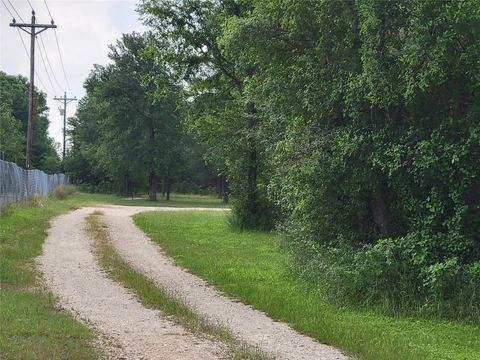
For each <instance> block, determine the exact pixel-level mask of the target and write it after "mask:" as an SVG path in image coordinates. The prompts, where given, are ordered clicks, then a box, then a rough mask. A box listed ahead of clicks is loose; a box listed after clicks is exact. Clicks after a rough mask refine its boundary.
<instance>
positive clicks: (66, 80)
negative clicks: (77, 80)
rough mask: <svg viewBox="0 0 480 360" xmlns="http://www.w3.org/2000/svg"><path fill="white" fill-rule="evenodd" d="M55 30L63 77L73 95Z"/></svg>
mask: <svg viewBox="0 0 480 360" xmlns="http://www.w3.org/2000/svg"><path fill="white" fill-rule="evenodd" d="M53 30H54V31H53V33H54V34H55V42H56V43H57V50H58V55H59V57H60V65H61V66H62V71H63V76H64V78H65V82H66V83H67V88H68V91H70V94H72V95H73V91H72V88H71V87H70V82H69V81H68V77H67V73H66V71H65V65H64V64H63V58H62V52H61V51H60V45H59V43H58V36H57V29H53Z"/></svg>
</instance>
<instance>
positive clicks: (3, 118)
mask: <svg viewBox="0 0 480 360" xmlns="http://www.w3.org/2000/svg"><path fill="white" fill-rule="evenodd" d="M28 88H29V82H28V80H27V79H26V78H24V77H23V76H20V75H18V76H12V75H7V74H6V73H5V72H3V71H0V159H2V160H5V161H11V162H14V163H16V164H17V165H19V166H25V153H26V151H25V150H26V134H27V123H28ZM46 104H47V100H46V94H44V93H43V92H40V91H38V90H37V89H35V92H34V108H35V116H34V121H33V130H34V131H33V146H32V161H33V163H32V165H33V167H34V168H36V169H40V170H43V171H45V172H47V173H55V172H60V171H61V166H60V158H59V156H58V154H57V151H56V145H55V142H54V140H53V139H52V138H51V137H50V136H49V135H48V125H49V123H50V122H49V119H48V108H47V106H46Z"/></svg>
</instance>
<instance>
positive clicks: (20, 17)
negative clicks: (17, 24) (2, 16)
mask: <svg viewBox="0 0 480 360" xmlns="http://www.w3.org/2000/svg"><path fill="white" fill-rule="evenodd" d="M7 1H8V3H9V4H10V6H11V7H12V9H13V11H14V12H15V14H17V15H18V18H19V19H20V20H21V21H22V22H25V21H24V20H23V18H22V16H21V15H20V14H19V13H18V11H17V9H15V6H13V4H12V2H11V1H10V0H7ZM2 2H3V1H2ZM4 5H5V4H4ZM5 7H6V6H5ZM14 18H15V16H14Z"/></svg>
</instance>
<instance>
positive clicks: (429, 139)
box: [250, 1, 480, 323]
mask: <svg viewBox="0 0 480 360" xmlns="http://www.w3.org/2000/svg"><path fill="white" fill-rule="evenodd" d="M286 3H288V1H286V2H285V4H286ZM257 12H258V14H257V16H258V17H257V18H256V21H257V22H259V23H261V24H265V23H270V22H271V23H273V24H276V27H275V26H273V25H272V26H271V27H272V28H277V29H281V31H279V32H277V34H274V33H273V32H272V33H270V34H269V36H268V40H269V43H268V44H267V43H263V46H258V45H256V44H258V42H259V40H258V39H250V44H252V46H254V47H255V50H256V51H257V52H258V53H259V55H257V56H258V58H259V59H262V60H265V59H267V57H266V53H267V52H269V51H271V49H275V51H277V52H280V53H281V54H282V55H279V56H276V57H272V59H271V60H268V61H267V62H266V63H263V65H262V66H263V67H264V71H262V73H265V74H267V75H266V76H265V77H264V78H263V77H262V78H261V79H260V80H261V81H258V83H257V84H258V85H257V86H258V89H259V90H261V92H259V94H260V95H262V96H261V97H259V98H258V102H261V101H263V103H264V104H265V105H264V106H263V108H264V109H265V110H266V111H267V113H268V115H269V117H267V119H269V120H267V122H266V124H265V125H264V126H265V128H266V131H267V133H268V130H269V129H270V128H271V129H274V128H277V127H278V125H277V124H275V123H276V122H278V119H285V120H283V121H285V123H286V124H287V125H286V126H285V127H284V129H283V131H284V133H283V136H282V138H281V139H280V141H278V142H276V143H274V144H272V146H274V151H273V154H274V158H275V159H276V162H277V164H278V167H277V169H278V171H277V172H276V173H275V174H274V176H273V180H272V182H271V184H270V189H271V195H272V197H273V198H274V199H275V200H276V202H277V204H278V205H279V206H280V207H281V208H282V210H283V215H284V222H285V225H284V226H285V227H286V229H287V231H288V233H289V239H290V241H293V244H294V246H292V248H293V249H294V250H295V252H296V253H297V256H298V257H299V258H300V259H301V263H302V264H304V265H305V264H306V263H307V264H309V265H308V266H307V267H306V268H305V267H304V269H306V270H305V271H304V272H305V274H310V275H309V276H310V277H314V278H315V279H316V281H318V282H319V284H320V285H321V286H322V287H323V288H328V289H330V294H331V296H333V297H334V298H335V299H337V300H343V301H345V302H348V303H360V304H363V305H369V306H371V305H376V306H383V307H385V308H387V309H390V310H392V309H393V310H395V311H399V310H402V311H405V312H416V313H424V314H429V315H436V316H446V317H451V318H462V319H466V320H469V321H472V322H477V323H478V322H479V320H480V316H479V314H480V298H479V289H480V283H479V282H478V279H479V277H478V276H479V273H478V268H479V265H478V264H479V260H480V231H479V230H478V229H479V221H480V197H479V195H480V190H479V189H480V166H479V164H480V163H479V160H478V159H479V155H480V153H479V151H480V137H479V129H480V127H479V124H480V123H479V116H480V112H479V109H480V103H479V101H478V95H479V91H480V82H479V80H478V76H477V75H478V73H480V63H479V62H478V58H475V57H474V56H473V54H474V53H480V46H479V44H480V42H479V40H480V25H479V24H480V22H479V20H480V5H479V4H478V3H475V2H465V3H458V2H454V3H446V2H444V3H438V2H431V1H414V2H409V3H408V4H407V3H386V2H380V1H367V2H362V3H358V4H354V3H351V2H344V3H342V2H322V3H316V4H314V3H312V2H309V1H299V2H296V3H295V6H292V7H288V6H285V7H277V8H275V9H272V8H270V7H269V6H267V5H265V6H263V5H262V6H259V8H258V9H257ZM305 13H308V14H312V15H311V18H310V20H309V22H307V21H306V20H304V19H302V18H301V17H300V14H305ZM312 18H313V20H312ZM265 19H268V20H265ZM320 19H321V20H322V21H320ZM312 21H313V22H312ZM268 28H269V27H267V29H268ZM342 28H343V32H342V31H341V30H342ZM264 29H265V28H264ZM296 34H302V36H303V37H305V38H306V39H308V40H306V41H305V42H304V43H302V45H299V44H298V43H297V42H288V39H289V38H290V37H292V36H295V35H296ZM333 38H334V41H333ZM285 69H287V70H285ZM262 70H263V69H262ZM473 74H477V75H473ZM280 83H283V84H286V85H283V86H282V87H281V88H280V89H278V84H280ZM285 91H287V92H288V94H290V96H292V97H293V98H292V101H291V102H290V103H291V104H292V105H291V106H289V107H286V106H285V105H284V104H283V105H280V106H278V107H276V106H271V105H270V103H274V102H275V101H276V100H275V98H276V97H278V98H282V99H284V97H282V94H280V93H279V92H285ZM265 94H268V95H267V97H266V98H265V96H264V95H265ZM292 94H293V95H292ZM284 100H285V99H284ZM295 103H299V104H302V107H301V108H298V107H296V106H295ZM289 119H290V120H289ZM293 119H295V120H293ZM386 304H387V305H386Z"/></svg>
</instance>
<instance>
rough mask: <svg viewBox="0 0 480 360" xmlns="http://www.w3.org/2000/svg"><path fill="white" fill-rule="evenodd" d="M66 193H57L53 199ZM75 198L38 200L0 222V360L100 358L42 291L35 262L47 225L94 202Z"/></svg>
mask: <svg viewBox="0 0 480 360" xmlns="http://www.w3.org/2000/svg"><path fill="white" fill-rule="evenodd" d="M65 191H66V190H65V189H63V190H61V189H59V190H58V191H57V192H56V193H55V194H56V195H55V197H57V196H58V194H60V193H62V195H61V197H63V193H64V192H65ZM95 200H96V197H95V196H90V195H86V194H80V193H76V194H73V195H71V196H69V197H68V198H67V199H64V200H57V199H54V198H53V197H50V198H49V197H37V198H34V199H32V200H31V201H29V202H27V203H24V204H21V205H17V206H10V207H9V208H8V212H6V213H4V214H3V215H2V216H1V217H0V297H1V298H0V323H1V326H0V354H1V357H2V359H45V360H48V359H98V358H99V357H100V356H101V354H99V353H98V352H97V351H96V350H95V349H94V347H93V346H92V340H93V339H94V335H93V334H92V332H91V330H89V329H88V328H87V327H86V326H84V325H82V324H80V323H79V322H77V321H76V320H75V319H74V318H73V316H72V315H70V314H67V313H66V312H64V311H61V310H60V309H59V308H58V307H57V305H56V302H55V299H54V297H53V295H52V294H51V293H49V292H48V291H46V290H45V289H44V286H43V284H42V280H41V278H40V275H39V272H38V270H37V269H36V268H35V257H37V256H39V255H40V254H41V251H42V244H43V241H44V240H45V238H46V236H47V230H48V228H49V221H50V220H51V219H52V218H53V217H54V216H57V215H60V214H62V213H65V212H67V211H70V210H72V209H75V208H77V207H79V206H83V205H86V204H87V203H88V202H91V201H95Z"/></svg>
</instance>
